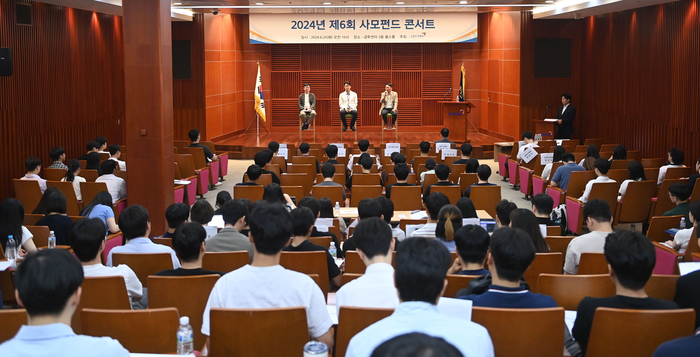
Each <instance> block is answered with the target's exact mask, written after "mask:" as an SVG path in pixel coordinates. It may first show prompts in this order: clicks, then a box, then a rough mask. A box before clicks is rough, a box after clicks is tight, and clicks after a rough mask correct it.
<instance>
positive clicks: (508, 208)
mask: <svg viewBox="0 0 700 357" xmlns="http://www.w3.org/2000/svg"><path fill="white" fill-rule="evenodd" d="M516 209H518V206H516V205H515V203H513V202H510V201H508V200H501V202H498V204H496V223H497V224H498V228H501V227H508V226H510V213H511V212H513V211H514V210H516Z"/></svg>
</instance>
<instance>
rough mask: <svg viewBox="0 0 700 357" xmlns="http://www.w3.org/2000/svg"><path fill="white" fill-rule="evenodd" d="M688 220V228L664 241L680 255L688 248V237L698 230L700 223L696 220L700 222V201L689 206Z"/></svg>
mask: <svg viewBox="0 0 700 357" xmlns="http://www.w3.org/2000/svg"><path fill="white" fill-rule="evenodd" d="M695 217H697V218H695ZM688 219H689V220H688V221H687V222H690V224H691V226H690V227H689V228H685V229H681V230H679V231H678V232H676V234H675V235H674V236H673V239H671V240H668V241H666V244H667V245H669V246H671V247H672V248H673V249H675V250H677V251H678V253H681V254H684V253H685V250H686V248H688V243H689V242H690V237H691V235H692V234H693V230H698V225H700V222H698V220H700V201H695V202H693V203H691V204H690V212H689V213H688Z"/></svg>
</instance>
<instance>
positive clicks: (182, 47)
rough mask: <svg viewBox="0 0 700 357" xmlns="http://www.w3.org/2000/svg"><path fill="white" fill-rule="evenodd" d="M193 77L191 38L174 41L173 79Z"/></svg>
mask: <svg viewBox="0 0 700 357" xmlns="http://www.w3.org/2000/svg"><path fill="white" fill-rule="evenodd" d="M191 78H192V49H191V45H190V40H176V41H173V79H191Z"/></svg>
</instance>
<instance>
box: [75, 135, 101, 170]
mask: <svg viewBox="0 0 700 357" xmlns="http://www.w3.org/2000/svg"><path fill="white" fill-rule="evenodd" d="M86 146H87V154H85V155H83V156H81V157H79V158H78V160H85V161H86V165H85V170H97V174H98V175H102V168H101V167H100V152H99V151H100V147H101V146H102V145H101V144H100V143H98V142H97V141H94V140H93V141H90V142H89V143H87V145H86Z"/></svg>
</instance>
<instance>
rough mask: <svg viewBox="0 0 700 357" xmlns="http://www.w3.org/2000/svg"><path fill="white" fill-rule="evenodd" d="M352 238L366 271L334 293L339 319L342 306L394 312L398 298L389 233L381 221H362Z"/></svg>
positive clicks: (376, 219)
mask: <svg viewBox="0 0 700 357" xmlns="http://www.w3.org/2000/svg"><path fill="white" fill-rule="evenodd" d="M353 238H354V239H355V246H356V247H355V250H356V251H357V254H358V255H359V256H360V259H362V262H364V263H365V265H366V266H367V270H365V274H364V275H362V276H361V277H359V278H357V279H355V280H353V281H351V282H349V283H347V284H345V285H343V287H341V288H340V290H338V292H337V293H336V295H335V296H336V297H335V299H336V300H335V307H336V310H337V311H338V315H340V307H341V306H359V307H381V308H391V309H393V308H395V307H396V306H397V305H398V304H399V298H398V295H397V294H396V287H395V286H394V268H393V267H392V266H391V256H392V255H393V251H394V239H393V238H392V237H391V230H390V229H389V227H387V225H386V223H385V222H384V221H383V220H381V219H380V218H368V219H363V220H362V221H361V222H360V223H358V224H357V227H356V228H355V234H353Z"/></svg>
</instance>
